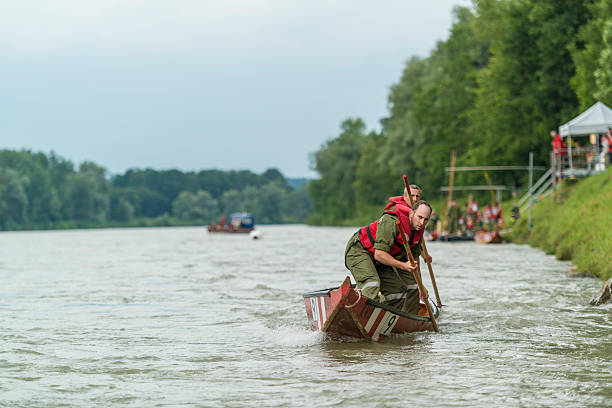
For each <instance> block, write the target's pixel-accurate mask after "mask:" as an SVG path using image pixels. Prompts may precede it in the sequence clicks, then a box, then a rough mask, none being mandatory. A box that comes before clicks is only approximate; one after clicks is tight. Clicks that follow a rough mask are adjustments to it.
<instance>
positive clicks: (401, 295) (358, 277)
mask: <svg viewBox="0 0 612 408" xmlns="http://www.w3.org/2000/svg"><path fill="white" fill-rule="evenodd" d="M402 201H403V200H402V196H398V197H391V199H390V203H389V205H387V207H386V208H385V211H384V212H383V215H382V217H380V219H378V220H376V221H374V222H372V223H371V224H368V225H366V226H364V227H362V228H360V229H359V230H358V231H357V232H356V233H355V234H353V236H352V237H351V238H350V239H349V242H348V243H347V245H346V250H345V252H344V261H345V265H346V267H347V268H348V269H349V270H350V271H351V274H352V275H353V277H354V278H355V281H356V282H357V287H358V288H359V290H361V293H362V294H363V295H364V296H366V297H368V298H371V299H378V300H380V301H381V302H383V303H385V304H388V305H389V306H393V307H395V308H398V309H400V310H402V311H404V312H407V313H417V312H418V308H419V297H420V298H421V299H426V298H427V297H428V294H427V293H420V294H419V291H418V287H417V284H416V280H415V278H414V275H413V273H418V269H417V264H416V263H414V264H412V263H411V262H410V261H409V260H408V257H407V254H406V249H405V248H404V246H403V245H402V244H401V243H400V242H401V235H400V231H399V227H398V226H397V221H400V222H401V224H402V228H403V230H404V232H405V233H406V234H407V235H408V236H407V237H406V236H405V237H404V239H405V242H408V244H409V246H410V251H411V252H412V255H413V256H414V257H415V258H416V260H417V262H418V257H419V255H421V240H422V239H423V232H424V229H425V226H426V225H427V222H428V221H429V217H430V215H431V206H430V205H429V204H428V203H427V202H425V201H422V200H420V201H417V202H416V203H415V204H414V207H413V209H411V208H410V206H409V205H408V204H406V203H403V202H402ZM381 295H382V296H381Z"/></svg>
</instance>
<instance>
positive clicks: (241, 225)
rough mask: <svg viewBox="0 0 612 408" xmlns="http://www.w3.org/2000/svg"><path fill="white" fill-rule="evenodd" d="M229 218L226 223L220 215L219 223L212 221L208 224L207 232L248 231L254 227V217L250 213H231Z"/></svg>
mask: <svg viewBox="0 0 612 408" xmlns="http://www.w3.org/2000/svg"><path fill="white" fill-rule="evenodd" d="M229 218H230V222H229V224H226V222H225V217H221V219H220V220H219V224H217V223H214V222H213V223H212V224H211V225H209V226H208V232H232V233H249V232H251V231H253V230H254V229H255V218H254V217H253V215H252V214H251V213H248V212H241V213H233V214H230V217H229Z"/></svg>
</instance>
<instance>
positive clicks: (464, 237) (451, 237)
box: [432, 232, 474, 242]
mask: <svg viewBox="0 0 612 408" xmlns="http://www.w3.org/2000/svg"><path fill="white" fill-rule="evenodd" d="M473 240H474V234H472V233H471V232H464V233H463V234H457V233H455V234H447V233H444V232H443V233H442V234H440V235H439V236H437V237H436V238H435V239H432V241H442V242H461V241H473Z"/></svg>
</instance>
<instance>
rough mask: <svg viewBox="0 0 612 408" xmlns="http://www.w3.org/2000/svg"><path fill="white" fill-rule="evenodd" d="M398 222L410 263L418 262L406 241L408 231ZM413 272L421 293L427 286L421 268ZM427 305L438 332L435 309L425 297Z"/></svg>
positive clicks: (432, 322)
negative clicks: (422, 277)
mask: <svg viewBox="0 0 612 408" xmlns="http://www.w3.org/2000/svg"><path fill="white" fill-rule="evenodd" d="M396 223H397V227H398V228H399V232H400V236H401V237H402V238H401V243H402V245H404V247H405V248H406V254H408V259H409V260H410V263H413V264H416V261H415V260H414V257H413V256H412V252H411V251H410V245H408V243H407V242H406V233H405V232H404V228H403V227H402V223H401V222H400V220H397V221H396ZM412 274H413V275H414V279H415V280H416V282H417V286H418V287H419V293H420V294H423V293H425V286H423V280H422V279H421V272H420V270H419V269H418V268H417V270H416V271H414V272H413V273H412ZM425 307H426V308H427V313H428V314H429V318H430V319H431V324H432V325H433V328H434V330H435V332H436V333H438V332H439V331H440V330H439V329H438V323H437V322H436V318H435V317H434V314H433V309H432V308H431V304H430V303H429V299H425Z"/></svg>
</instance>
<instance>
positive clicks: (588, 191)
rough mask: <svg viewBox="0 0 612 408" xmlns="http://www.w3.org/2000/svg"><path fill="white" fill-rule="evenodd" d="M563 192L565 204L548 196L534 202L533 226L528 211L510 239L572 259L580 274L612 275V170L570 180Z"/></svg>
mask: <svg viewBox="0 0 612 408" xmlns="http://www.w3.org/2000/svg"><path fill="white" fill-rule="evenodd" d="M563 192H564V202H563V204H558V203H555V202H553V200H552V197H551V196H548V197H546V198H545V199H543V200H542V201H539V202H538V203H536V204H535V205H534V207H533V209H532V222H533V229H531V230H529V227H528V225H527V214H526V213H525V214H521V218H519V219H518V221H517V222H516V223H515V224H514V225H513V226H512V230H513V231H512V235H511V237H510V239H511V240H512V241H513V242H516V243H525V244H529V245H531V246H534V247H538V248H541V249H542V250H544V251H545V252H546V253H547V254H554V255H555V256H556V257H557V259H560V260H571V261H572V263H573V264H574V265H575V266H576V272H577V273H582V274H586V275H592V276H597V277H599V278H601V279H603V280H607V279H609V278H611V277H612V256H611V255H610V250H611V249H612V169H609V170H608V171H606V172H605V173H602V174H598V175H595V176H591V177H589V178H587V179H584V180H579V181H572V180H566V181H565V182H564V185H563Z"/></svg>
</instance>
